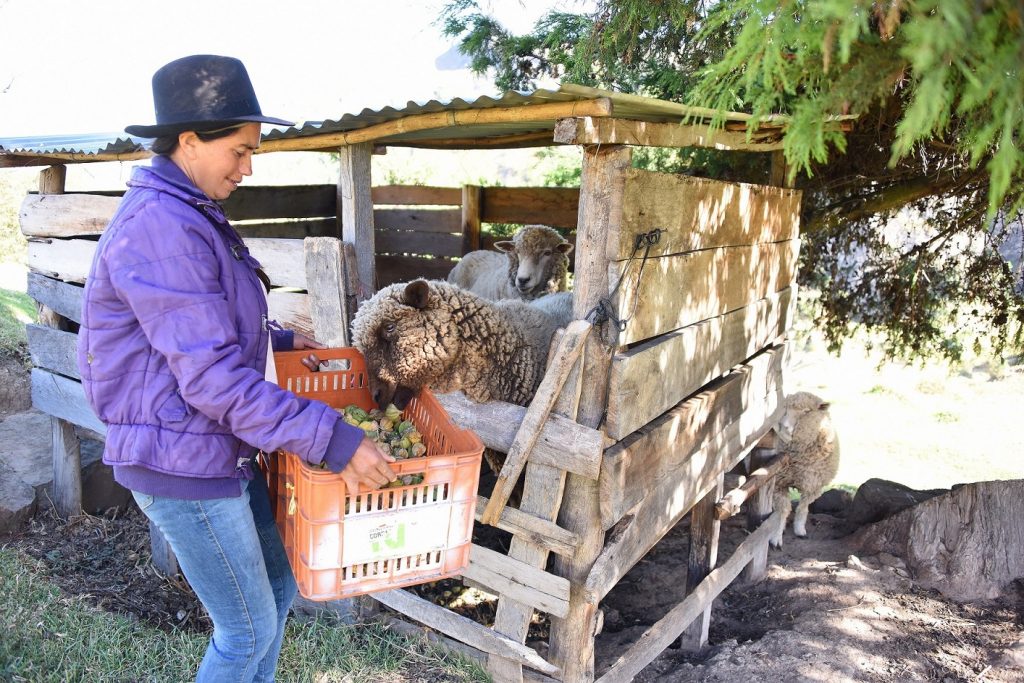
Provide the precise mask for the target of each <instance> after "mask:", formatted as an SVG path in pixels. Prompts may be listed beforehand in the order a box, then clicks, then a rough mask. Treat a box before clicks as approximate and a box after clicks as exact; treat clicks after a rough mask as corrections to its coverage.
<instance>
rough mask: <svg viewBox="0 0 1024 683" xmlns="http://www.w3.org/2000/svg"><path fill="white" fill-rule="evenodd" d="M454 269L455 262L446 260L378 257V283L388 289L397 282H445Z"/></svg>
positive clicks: (415, 257)
mask: <svg viewBox="0 0 1024 683" xmlns="http://www.w3.org/2000/svg"><path fill="white" fill-rule="evenodd" d="M454 267H455V261H452V260H450V259H446V258H424V257H422V256H395V255H384V256H378V257H377V282H378V284H379V286H380V287H387V286H388V285H390V284H394V283H395V282H409V281H411V280H415V279H417V278H424V279H427V280H444V279H445V278H447V277H448V273H450V272H451V270H452V268H454Z"/></svg>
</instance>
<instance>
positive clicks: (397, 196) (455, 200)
mask: <svg viewBox="0 0 1024 683" xmlns="http://www.w3.org/2000/svg"><path fill="white" fill-rule="evenodd" d="M370 196H371V197H373V203H374V204H382V205H386V204H390V205H394V206H434V205H442V206H444V205H448V206H458V205H459V203H460V202H461V201H462V191H461V190H460V189H459V188H457V187H431V186H428V185H378V186H377V187H374V188H371V190H370Z"/></svg>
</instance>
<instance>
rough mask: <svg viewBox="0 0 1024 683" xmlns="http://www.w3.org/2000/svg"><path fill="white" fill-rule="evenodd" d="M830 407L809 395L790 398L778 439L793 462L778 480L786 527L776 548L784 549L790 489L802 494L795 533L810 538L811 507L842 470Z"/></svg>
mask: <svg viewBox="0 0 1024 683" xmlns="http://www.w3.org/2000/svg"><path fill="white" fill-rule="evenodd" d="M828 407H829V404H828V402H827V401H825V400H824V399H822V398H821V397H819V396H815V395H814V394H812V393H810V392H809V391H801V392H797V393H795V394H790V395H789V396H787V397H786V399H785V403H784V412H783V414H782V419H781V420H780V421H779V425H778V427H777V428H776V435H777V437H778V441H779V452H780V454H781V453H786V454H788V455H789V462H788V463H787V464H786V466H785V467H784V468H782V469H781V470H780V471H779V473H778V474H777V475H776V478H775V501H774V504H775V509H776V510H782V515H783V517H782V524H780V525H779V531H778V532H777V533H776V534H775V537H774V538H772V539H771V544H772V546H774V547H776V548H780V547H782V533H783V530H784V529H785V527H786V520H787V519H788V517H789V512H790V508H791V507H792V506H791V504H790V502H789V488H790V487H792V488H795V489H797V490H798V491H799V492H800V502H799V504H797V507H796V513H795V514H794V515H793V533H794V534H795V535H797V536H800V537H804V536H806V535H807V512H808V507H810V505H811V503H813V502H814V501H816V500H817V499H818V498H819V497H820V496H821V494H822V493H823V492H824V491H825V487H826V486H828V484H829V483H830V482H831V481H832V479H833V478H835V476H836V472H837V471H838V470H839V439H838V437H837V436H836V431H835V428H834V427H833V425H832V417H831V415H830V414H829V411H828Z"/></svg>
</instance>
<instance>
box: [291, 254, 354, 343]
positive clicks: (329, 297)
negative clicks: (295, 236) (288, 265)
mask: <svg viewBox="0 0 1024 683" xmlns="http://www.w3.org/2000/svg"><path fill="white" fill-rule="evenodd" d="M303 250H304V252H305V254H304V256H305V263H306V289H307V290H308V291H309V317H310V320H311V322H312V323H313V330H314V331H315V334H316V338H317V341H319V342H320V343H322V344H326V345H327V346H331V347H335V346H348V345H349V325H350V324H351V322H352V321H351V319H350V318H349V316H348V307H347V298H348V297H347V294H348V292H346V291H345V287H346V281H345V264H344V255H343V253H342V242H341V241H339V240H338V239H336V238H334V237H307V238H306V239H305V240H304V241H303Z"/></svg>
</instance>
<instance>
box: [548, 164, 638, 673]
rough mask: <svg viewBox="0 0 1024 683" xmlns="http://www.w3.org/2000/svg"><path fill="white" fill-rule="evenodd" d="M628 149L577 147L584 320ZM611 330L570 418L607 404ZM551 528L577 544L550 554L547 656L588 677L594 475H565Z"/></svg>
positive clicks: (577, 291)
mask: <svg viewBox="0 0 1024 683" xmlns="http://www.w3.org/2000/svg"><path fill="white" fill-rule="evenodd" d="M631 157H632V152H631V150H630V148H629V147H625V146H622V145H604V146H596V147H587V148H585V149H584V152H583V177H582V183H581V187H580V206H579V224H578V228H577V238H576V245H577V246H576V270H575V272H576V277H575V286H574V289H573V314H574V315H573V317H575V318H576V319H586V318H587V315H588V314H589V313H590V311H591V309H593V308H594V307H595V306H596V305H597V304H598V302H599V301H600V300H601V299H603V298H606V297H607V296H608V293H609V292H610V291H611V285H610V283H609V279H608V270H609V261H610V260H609V258H608V251H609V250H608V246H607V245H608V244H618V240H619V230H620V229H621V225H622V197H623V194H624V190H625V184H626V172H627V171H628V170H629V167H630V160H631ZM617 342H618V329H617V328H616V327H615V325H614V324H612V323H610V322H604V323H602V324H601V325H599V326H595V329H594V330H593V332H591V334H590V336H588V337H587V341H586V345H585V348H584V351H583V359H582V361H583V372H582V376H581V380H580V381H581V384H582V386H583V389H584V391H583V393H582V394H581V396H580V402H579V410H578V413H577V416H576V421H577V422H579V423H580V424H582V425H584V426H587V427H595V428H596V427H599V426H600V425H601V422H602V420H603V418H604V412H605V409H606V406H607V402H608V381H609V373H610V368H611V358H612V353H613V352H614V351H615V349H616V346H617ZM559 526H562V527H564V528H566V529H568V530H569V531H572V532H575V533H577V534H579V537H580V545H579V548H578V549H577V551H576V555H575V557H573V558H571V559H567V558H562V557H556V558H555V562H554V571H555V573H556V574H558V575H560V576H564V577H567V578H568V579H569V580H570V581H571V582H572V593H571V594H570V597H569V612H568V614H567V615H566V616H565V617H564V618H561V619H559V618H556V617H552V618H551V642H550V655H549V656H550V658H551V662H552V664H555V665H556V666H558V667H559V668H560V669H561V671H562V680H564V681H573V682H574V683H575V682H577V681H592V680H593V679H594V635H595V630H596V628H597V600H596V599H592V598H590V597H588V596H587V594H586V591H585V590H583V589H582V587H583V584H584V583H585V582H586V579H587V575H588V574H589V572H590V568H591V566H592V565H593V564H594V560H596V559H597V556H598V555H599V554H600V553H601V548H602V547H603V545H604V531H603V529H602V527H601V513H600V506H599V500H598V486H597V482H596V481H594V480H590V479H586V478H584V477H581V476H578V475H574V474H571V475H569V477H568V479H567V481H566V487H565V496H564V498H563V501H562V510H561V513H560V514H559Z"/></svg>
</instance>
